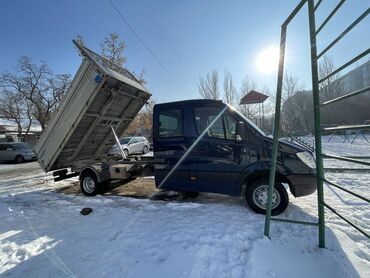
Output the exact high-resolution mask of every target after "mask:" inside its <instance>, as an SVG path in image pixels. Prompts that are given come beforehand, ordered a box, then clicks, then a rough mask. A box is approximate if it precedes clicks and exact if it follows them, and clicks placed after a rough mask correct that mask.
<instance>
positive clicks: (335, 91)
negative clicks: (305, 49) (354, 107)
mask: <svg viewBox="0 0 370 278" xmlns="http://www.w3.org/2000/svg"><path fill="white" fill-rule="evenodd" d="M334 69H335V66H334V62H333V59H332V58H331V57H330V56H327V55H325V56H324V57H323V58H322V60H321V61H320V63H319V78H320V79H322V78H324V77H326V76H328V75H329V74H331V73H332V72H333V71H334ZM319 90H320V100H321V101H322V102H324V101H327V100H330V99H333V98H336V97H338V96H340V95H342V94H343V86H342V84H341V81H340V74H339V73H337V74H334V75H332V76H331V77H329V78H327V79H326V80H324V81H323V82H321V83H320V87H319Z"/></svg>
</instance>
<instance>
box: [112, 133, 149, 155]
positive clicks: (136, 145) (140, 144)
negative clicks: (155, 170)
mask: <svg viewBox="0 0 370 278" xmlns="http://www.w3.org/2000/svg"><path fill="white" fill-rule="evenodd" d="M119 141H120V143H121V146H122V149H123V152H124V153H125V155H126V157H127V156H128V155H130V154H139V153H144V154H145V153H147V152H148V151H149V146H150V143H149V141H148V140H147V139H146V138H145V137H124V138H121V139H119ZM108 155H113V156H120V155H121V153H120V150H119V148H118V145H117V144H114V145H113V147H112V148H111V149H110V151H109V152H108Z"/></svg>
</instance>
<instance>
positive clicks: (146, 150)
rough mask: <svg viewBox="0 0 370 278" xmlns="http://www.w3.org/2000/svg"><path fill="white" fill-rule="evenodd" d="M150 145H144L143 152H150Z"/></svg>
mask: <svg viewBox="0 0 370 278" xmlns="http://www.w3.org/2000/svg"><path fill="white" fill-rule="evenodd" d="M148 150H149V149H148V146H144V149H143V153H144V154H146V153H147V152H148Z"/></svg>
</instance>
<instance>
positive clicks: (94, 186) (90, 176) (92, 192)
mask: <svg viewBox="0 0 370 278" xmlns="http://www.w3.org/2000/svg"><path fill="white" fill-rule="evenodd" d="M80 188H81V191H82V193H83V194H84V195H85V196H96V195H97V194H98V193H99V192H100V188H99V183H98V179H97V177H96V175H95V173H94V172H92V171H85V172H83V173H82V174H81V176H80Z"/></svg>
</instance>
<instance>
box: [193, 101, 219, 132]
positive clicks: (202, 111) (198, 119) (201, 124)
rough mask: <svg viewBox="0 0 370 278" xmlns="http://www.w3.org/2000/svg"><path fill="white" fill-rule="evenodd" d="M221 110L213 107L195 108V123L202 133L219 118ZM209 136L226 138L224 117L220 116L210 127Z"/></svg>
mask: <svg viewBox="0 0 370 278" xmlns="http://www.w3.org/2000/svg"><path fill="white" fill-rule="evenodd" d="M220 112H221V110H220V109H217V108H212V107H198V108H195V109H194V114H195V123H196V125H197V129H198V132H199V133H202V132H203V131H204V130H205V129H206V128H207V127H209V125H210V124H211V123H212V122H213V121H214V120H215V119H216V118H217V116H218V115H219V114H220ZM207 134H208V136H209V137H215V138H222V139H224V138H225V132H224V127H223V124H222V117H219V118H218V119H217V120H216V122H215V123H214V124H213V125H212V126H211V127H210V128H209V129H208V131H207Z"/></svg>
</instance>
